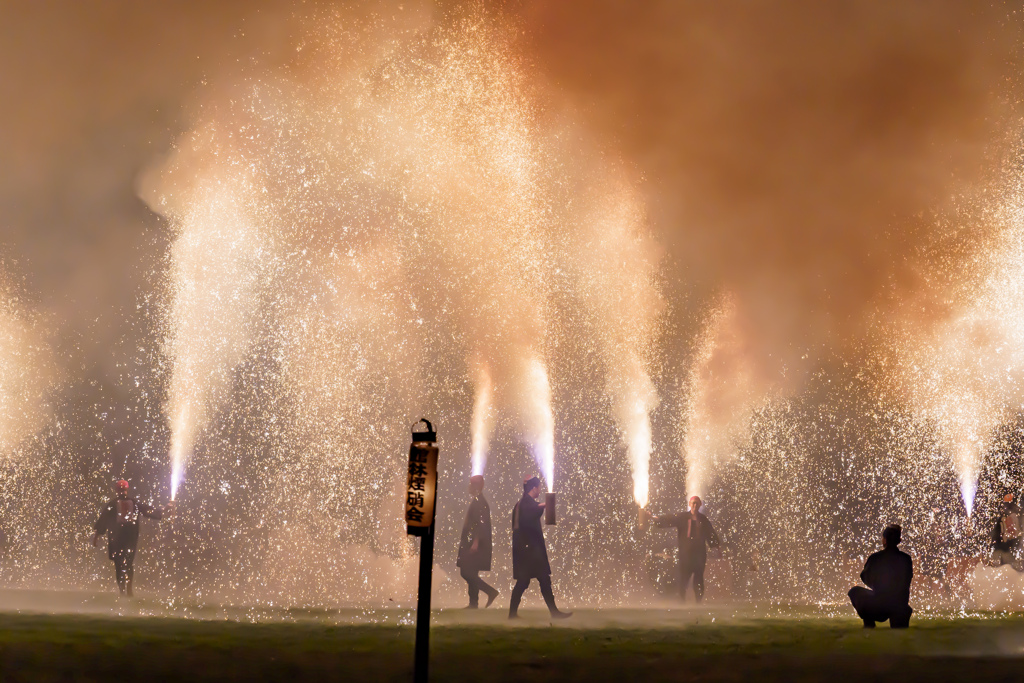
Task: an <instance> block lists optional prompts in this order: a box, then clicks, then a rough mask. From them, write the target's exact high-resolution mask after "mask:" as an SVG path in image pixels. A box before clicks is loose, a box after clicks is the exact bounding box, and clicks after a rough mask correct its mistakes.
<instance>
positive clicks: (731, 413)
mask: <svg viewBox="0 0 1024 683" xmlns="http://www.w3.org/2000/svg"><path fill="white" fill-rule="evenodd" d="M687 388H688V394H687V400H686V403H685V409H684V410H685V412H684V416H683V424H684V429H685V433H684V437H683V460H684V462H685V463H686V496H687V498H689V497H690V496H704V495H706V493H707V486H708V484H709V483H710V482H709V479H710V478H711V476H712V475H713V470H714V468H715V465H716V461H719V462H720V461H721V460H722V459H723V458H726V457H728V452H729V451H730V450H733V451H735V450H736V449H738V448H740V447H741V441H742V439H743V437H744V436H746V435H747V433H748V424H747V422H748V421H749V419H750V414H751V411H752V409H753V407H754V406H755V394H754V392H755V387H754V383H753V375H752V372H751V368H750V365H749V360H748V358H747V357H746V356H745V354H744V352H743V349H742V346H741V338H740V336H739V333H738V331H737V330H736V302H735V301H734V300H733V299H732V298H731V297H729V296H724V297H722V298H721V299H720V301H719V302H718V304H717V305H716V306H715V307H713V308H712V309H711V311H710V312H709V313H708V316H707V322H706V323H705V325H704V327H703V330H702V331H701V333H700V335H699V336H698V338H697V340H696V344H695V351H694V353H693V357H692V359H691V361H690V371H689V375H688V378H687ZM765 395H766V394H765V392H761V394H760V397H761V399H762V401H764V400H766V399H765Z"/></svg>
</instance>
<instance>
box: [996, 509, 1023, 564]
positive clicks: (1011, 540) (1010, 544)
mask: <svg viewBox="0 0 1024 683" xmlns="http://www.w3.org/2000/svg"><path fill="white" fill-rule="evenodd" d="M993 521H994V524H993V529H992V546H993V547H994V548H995V549H996V550H1003V551H1007V552H1009V551H1012V550H1013V549H1014V548H1016V547H1017V546H1018V545H1020V535H1021V529H1020V524H1021V521H1022V520H1021V511H1020V507H1019V506H1018V505H1017V504H1016V503H1006V502H1003V503H1000V504H999V515H998V516H997V517H996V518H995V520H993ZM1014 525H1016V527H1017V528H1016V529H1014V528H1010V527H1012V526H1014Z"/></svg>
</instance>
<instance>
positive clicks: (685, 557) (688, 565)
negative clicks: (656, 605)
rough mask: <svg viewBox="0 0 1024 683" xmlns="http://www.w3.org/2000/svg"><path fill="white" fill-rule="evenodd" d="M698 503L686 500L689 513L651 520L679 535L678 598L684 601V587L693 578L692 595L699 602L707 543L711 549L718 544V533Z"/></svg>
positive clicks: (693, 500) (698, 500) (706, 561)
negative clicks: (673, 528)
mask: <svg viewBox="0 0 1024 683" xmlns="http://www.w3.org/2000/svg"><path fill="white" fill-rule="evenodd" d="M701 505H702V501H701V499H700V497H699V496H692V497H691V498H690V511H689V512H683V513H680V514H677V515H661V516H660V517H655V518H654V523H655V524H656V525H658V526H659V527H675V528H676V530H677V532H678V534H679V571H680V581H681V583H680V584H679V596H680V597H681V598H683V599H684V600H685V599H686V586H687V584H689V583H690V577H693V596H694V598H695V599H696V600H697V602H700V601H701V600H702V599H703V598H704V567H705V566H706V565H707V563H708V548H707V546H708V544H710V545H711V547H712V548H717V547H719V546H720V545H721V542H720V541H719V540H718V534H716V533H715V530H714V528H712V526H711V522H710V521H709V520H708V518H707V517H705V516H704V513H702V512H700V506H701Z"/></svg>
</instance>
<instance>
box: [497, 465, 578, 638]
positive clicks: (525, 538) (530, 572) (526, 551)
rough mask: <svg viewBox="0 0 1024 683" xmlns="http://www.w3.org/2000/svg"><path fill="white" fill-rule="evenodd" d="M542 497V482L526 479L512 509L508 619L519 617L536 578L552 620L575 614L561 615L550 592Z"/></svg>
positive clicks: (549, 569) (549, 567) (566, 613)
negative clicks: (510, 597) (521, 607)
mask: <svg viewBox="0 0 1024 683" xmlns="http://www.w3.org/2000/svg"><path fill="white" fill-rule="evenodd" d="M539 495H540V479H538V478H537V477H531V478H530V479H527V480H526V481H524V482H523V497H522V498H521V499H520V500H519V502H518V503H516V506H515V507H514V508H513V509H512V576H513V577H514V578H515V580H516V585H515V587H514V588H513V589H512V602H511V603H510V604H509V607H508V618H509V619H518V618H519V603H520V601H521V600H522V599H523V593H524V592H526V589H527V587H528V586H529V585H530V580H531V579H537V583H539V584H540V594H541V595H543V596H544V602H545V604H547V606H548V610H550V612H551V618H552V619H565V618H567V617H571V616H572V612H562V611H559V609H558V608H557V607H555V595H554V593H552V592H551V565H550V564H548V549H547V546H546V544H545V543H544V530H543V529H542V528H541V526H540V518H541V516H542V515H543V514H544V503H538V502H537V496H539Z"/></svg>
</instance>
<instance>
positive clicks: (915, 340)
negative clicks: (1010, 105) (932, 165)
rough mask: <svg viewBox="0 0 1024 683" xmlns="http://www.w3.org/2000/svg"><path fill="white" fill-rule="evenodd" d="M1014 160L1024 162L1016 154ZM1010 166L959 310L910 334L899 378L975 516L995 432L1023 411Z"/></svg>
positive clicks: (1017, 208) (1023, 275) (1021, 257)
mask: <svg viewBox="0 0 1024 683" xmlns="http://www.w3.org/2000/svg"><path fill="white" fill-rule="evenodd" d="M1012 158H1013V159H1016V158H1018V155H1012ZM1018 169H1019V166H1018V165H1017V164H1014V163H1012V162H1008V163H1007V168H1006V170H1005V171H1004V173H1003V176H1002V177H1001V178H1000V179H999V180H998V181H997V186H996V187H995V189H994V190H993V191H992V192H991V193H985V194H987V195H988V196H989V197H993V196H994V197H995V198H996V202H995V204H993V203H992V200H991V199H988V198H987V197H986V199H984V200H983V206H982V208H981V210H980V212H979V213H980V215H978V216H977V217H974V216H965V218H967V220H972V219H973V220H978V221H979V222H980V223H981V225H980V226H979V227H978V228H977V230H978V231H979V232H981V233H982V234H985V235H986V236H987V237H986V244H985V251H984V255H983V256H982V257H981V258H979V259H977V260H976V262H975V264H974V267H973V268H972V269H971V270H970V271H969V272H968V273H966V274H963V275H961V278H962V280H960V281H959V282H955V283H953V287H954V291H953V292H952V293H951V294H950V295H949V296H950V299H951V300H952V301H953V302H954V304H953V306H954V308H953V311H952V313H951V315H949V316H948V317H947V318H946V319H944V320H942V321H941V322H940V323H939V324H938V325H936V326H935V327H934V330H933V331H932V332H931V333H930V334H927V335H923V336H922V335H920V334H913V333H910V334H906V335H905V336H903V337H901V344H902V348H901V349H900V350H899V352H901V353H902V354H903V355H904V356H906V357H907V360H906V361H904V362H903V364H902V365H903V368H904V372H903V373H902V374H901V375H900V378H902V380H903V381H905V382H907V383H908V384H909V387H908V390H907V393H908V394H909V395H910V400H911V402H912V403H913V405H915V406H916V408H917V410H918V412H919V414H920V415H921V416H922V418H923V419H925V420H927V421H928V422H930V423H931V424H933V425H934V426H935V428H936V429H937V431H938V433H939V434H940V436H941V442H942V446H943V450H944V451H945V452H946V453H947V454H948V457H949V458H950V461H951V463H952V466H953V468H954V471H955V472H956V476H957V480H958V482H959V487H960V492H961V497H962V500H963V504H964V509H965V510H966V512H967V515H968V517H970V516H971V515H972V513H973V512H974V507H975V494H976V492H977V489H978V477H979V475H980V472H981V468H982V463H983V459H984V455H985V453H986V451H987V449H988V447H989V446H990V444H991V442H992V437H993V434H994V432H995V429H996V428H997V427H998V426H999V425H1000V424H1001V423H1002V422H1003V421H1004V420H1005V418H1006V415H1007V414H1008V411H1009V412H1010V413H1013V412H1017V411H1020V410H1022V409H1024V394H1022V388H1024V327H1022V326H1021V325H1020V322H1019V321H1021V320H1024V190H1022V187H1024V185H1022V182H1024V181H1022V178H1021V176H1020V171H1019V170H1018Z"/></svg>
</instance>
